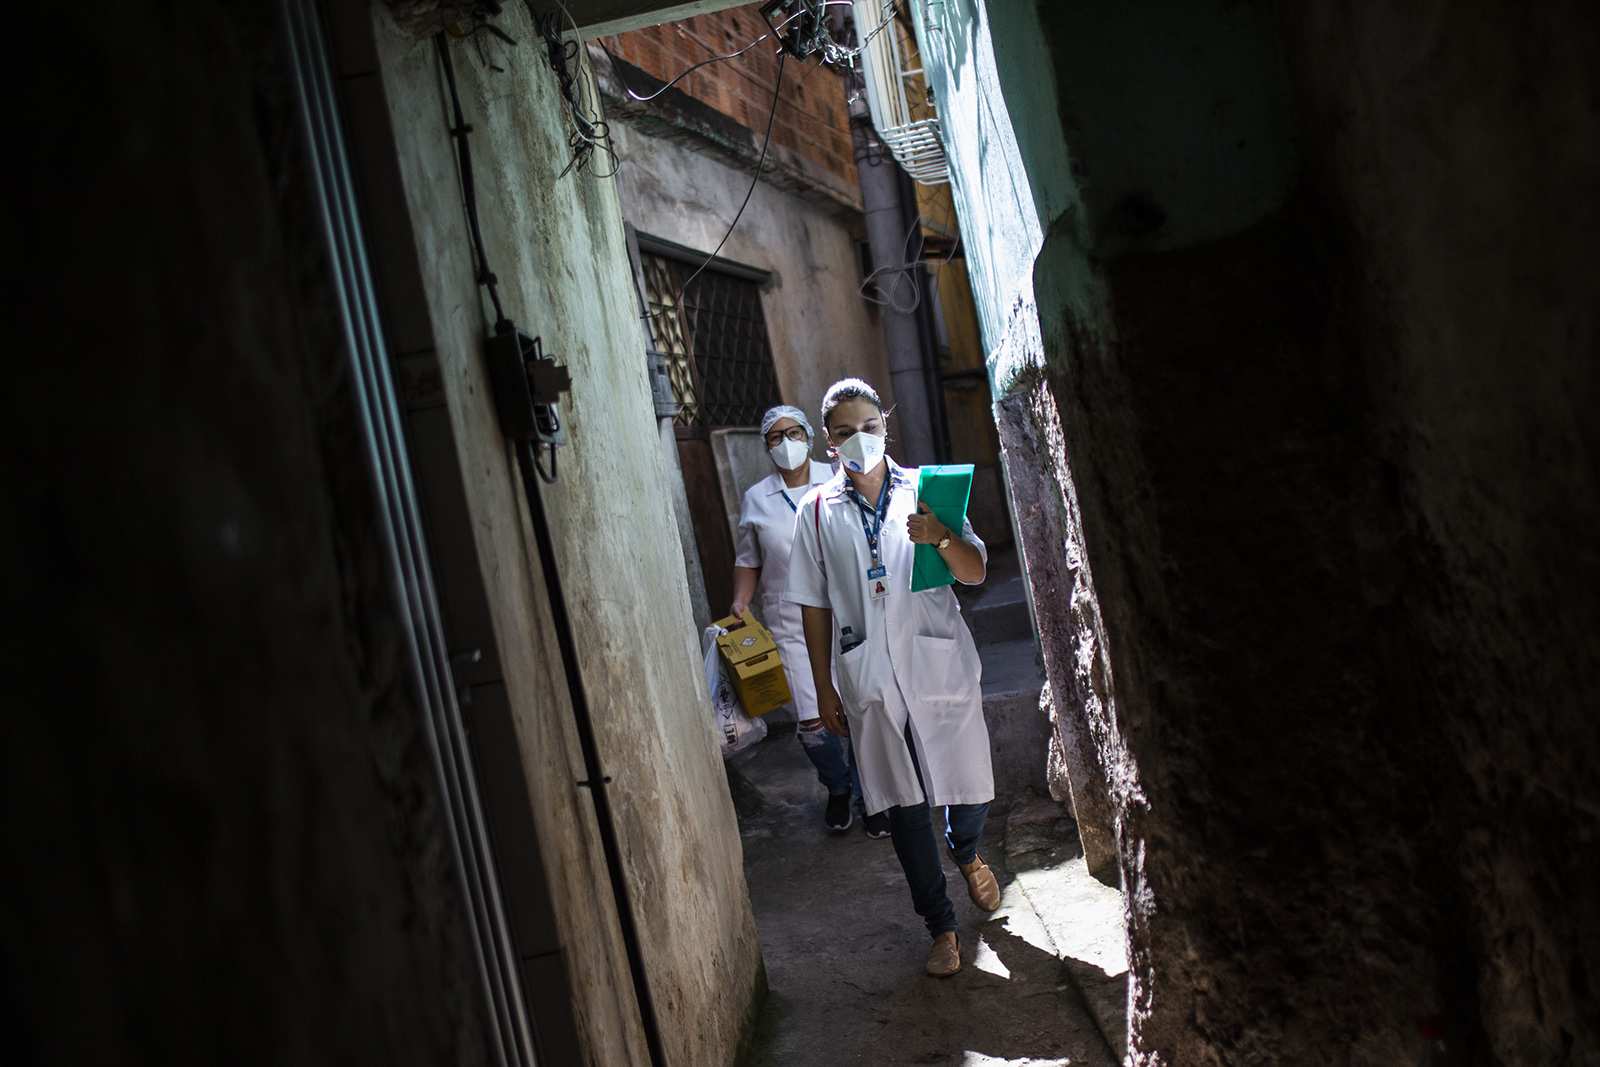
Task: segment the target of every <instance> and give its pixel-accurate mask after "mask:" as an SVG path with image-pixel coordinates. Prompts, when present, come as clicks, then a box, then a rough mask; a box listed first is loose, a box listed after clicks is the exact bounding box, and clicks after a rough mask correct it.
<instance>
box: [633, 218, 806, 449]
mask: <svg viewBox="0 0 1600 1067" xmlns="http://www.w3.org/2000/svg"><path fill="white" fill-rule="evenodd" d="M641 243H643V242H641ZM639 258H640V261H641V262H640V266H642V267H643V269H644V283H645V297H646V299H647V301H648V302H649V305H650V310H651V312H653V313H654V315H655V334H656V347H657V348H659V349H660V350H661V351H662V352H665V353H666V355H667V374H668V377H669V378H670V379H671V381H672V394H673V399H674V401H675V402H676V404H677V409H678V410H677V415H676V416H675V418H674V424H675V425H677V426H684V427H698V428H702V429H709V428H711V427H714V426H759V425H760V424H761V416H762V415H763V414H765V413H766V410H767V409H768V408H770V407H772V406H773V405H774V404H777V403H780V400H779V397H778V377H777V374H776V373H775V372H774V371H773V368H772V346H771V344H770V343H768V341H767V320H766V316H765V315H763V314H762V312H761V290H760V288H759V287H758V286H757V285H756V283H755V282H754V281H751V280H750V279H747V278H741V277H738V276H736V275H734V274H731V273H728V272H727V271H723V270H718V269H717V264H716V263H715V262H713V263H712V264H711V265H710V266H708V267H706V269H705V270H703V271H701V272H700V275H699V277H697V278H695V279H694V281H693V282H692V283H690V285H689V287H688V289H687V290H686V291H684V294H683V306H682V307H681V308H680V307H676V306H674V301H675V300H676V299H677V297H678V291H679V289H680V288H681V287H682V286H683V284H684V282H686V281H688V280H689V277H690V275H692V274H694V271H695V268H696V267H697V266H698V265H699V262H695V263H689V262H685V261H684V260H682V259H676V258H672V257H669V256H664V255H660V254H657V253H656V252H654V251H651V252H646V251H644V250H643V249H641V250H640V257H639ZM702 261H703V260H702Z"/></svg>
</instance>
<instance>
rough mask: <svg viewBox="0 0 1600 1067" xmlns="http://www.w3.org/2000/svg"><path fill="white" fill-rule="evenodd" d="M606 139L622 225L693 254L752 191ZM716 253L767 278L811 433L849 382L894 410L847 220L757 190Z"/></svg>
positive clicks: (685, 161)
mask: <svg viewBox="0 0 1600 1067" xmlns="http://www.w3.org/2000/svg"><path fill="white" fill-rule="evenodd" d="M613 133H614V136H615V138H616V143H617V154H618V156H620V157H621V158H622V160H623V164H622V169H621V170H619V171H618V172H617V194H618V196H619V197H620V198H621V201H622V207H623V213H624V215H625V216H626V217H627V219H628V221H629V222H632V223H633V224H634V226H636V227H638V228H639V229H640V230H641V231H644V232H646V233H651V234H654V235H655V236H657V237H664V238H666V239H667V240H669V241H676V242H678V243H679V244H682V245H687V246H688V247H690V248H697V249H704V250H705V251H708V252H709V251H710V250H711V249H713V248H715V247H716V246H717V242H718V241H720V240H721V239H722V236H723V234H724V233H725V232H726V231H727V228H728V224H729V223H730V222H731V221H732V220H733V216H734V214H735V213H736V212H737V211H738V210H739V203H740V201H741V200H743V199H744V196H745V193H746V192H748V191H749V189H750V175H749V174H747V173H745V172H744V171H741V170H737V169H735V168H733V167H729V166H726V165H725V164H723V163H721V162H719V161H718V160H716V159H714V158H713V157H711V156H709V155H706V154H702V153H698V152H692V151H689V150H688V149H686V148H684V147H683V146H682V145H680V144H677V143H674V142H672V141H667V140H664V139H661V138H656V137H649V136H646V135H644V134H641V133H639V132H638V131H636V130H634V129H632V128H630V127H628V126H626V125H623V124H622V123H616V124H615V125H614V127H613ZM722 255H724V256H726V257H727V258H729V259H733V260H737V261H739V262H741V263H748V264H749V265H750V266H753V267H760V268H761V269H762V270H770V271H772V272H773V274H774V281H773V285H772V288H771V289H769V290H768V291H767V292H766V293H765V294H764V295H763V297H762V302H761V307H762V311H763V313H764V314H765V315H766V318H767V336H768V338H769V339H770V340H771V343H772V361H773V366H774V368H775V369H776V371H777V375H778V390H779V392H780V394H781V395H782V398H783V402H784V403H786V404H794V405H795V406H796V407H799V408H802V409H804V410H805V411H806V412H807V414H808V415H809V416H810V418H811V421H812V424H813V425H814V426H815V425H816V424H817V422H818V418H819V416H818V414H817V411H818V407H819V406H820V405H821V403H822V394H823V392H824V391H825V390H826V389H827V388H828V386H830V385H832V384H833V383H834V382H835V381H837V380H838V379H840V378H843V377H846V376H849V375H856V376H858V377H862V378H865V379H867V380H868V381H870V382H872V384H873V385H875V386H876V387H877V389H878V392H879V394H880V395H881V396H882V397H883V400H884V403H885V404H892V403H893V391H892V389H891V388H890V385H889V369H888V363H887V357H886V356H885V354H884V344H883V329H882V327H881V326H880V325H879V323H878V318H877V314H876V310H875V309H874V308H873V307H872V305H870V304H869V303H867V301H865V300H863V299H861V297H860V296H859V295H858V289H859V287H860V270H859V269H858V267H857V266H856V256H855V245H854V244H853V238H852V230H851V226H850V224H849V223H848V221H847V220H846V219H844V218H841V217H840V215H839V214H837V213H835V212H834V211H828V210H824V209H823V208H820V207H818V206H817V205H815V204H813V203H811V202H809V201H807V200H805V199H802V198H801V197H800V196H798V195H796V194H794V193H787V192H781V191H779V190H777V189H773V188H771V187H769V186H768V185H766V184H765V183H760V184H758V185H757V186H756V189H755V193H754V194H753V195H752V196H751V197H750V204H749V206H748V207H746V208H745V211H744V215H743V217H742V218H740V220H739V225H738V227H737V228H736V229H735V230H734V231H733V235H732V236H731V237H729V238H728V242H727V244H725V245H723V246H722ZM817 441H818V444H817V448H816V450H815V451H814V453H813V455H814V456H815V458H817V459H818V460H823V459H825V458H826V457H825V456H824V454H823V452H822V444H821V432H820V427H818V435H817ZM892 450H893V449H892V447H891V451H892Z"/></svg>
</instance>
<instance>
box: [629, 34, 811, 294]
mask: <svg viewBox="0 0 1600 1067" xmlns="http://www.w3.org/2000/svg"><path fill="white" fill-rule="evenodd" d="M788 58H789V53H787V52H782V53H779V55H778V81H777V84H775V85H774V86H773V87H772V111H771V112H769V113H768V115H767V132H766V133H765V134H764V135H763V136H762V138H761V158H760V159H758V160H756V172H755V175H754V176H753V177H752V178H751V179H750V188H749V189H747V190H745V194H744V200H742V201H740V203H739V210H738V211H736V212H734V215H733V221H732V222H730V223H728V230H727V232H726V233H724V234H723V235H722V240H720V241H718V242H717V247H716V248H714V249H712V250H711V254H710V255H709V256H707V257H706V260H705V262H704V263H702V264H700V265H699V266H698V267H696V268H695V271H694V273H693V274H691V275H689V279H688V281H686V282H684V283H683V284H682V285H681V286H679V287H678V298H677V299H676V300H674V301H673V302H672V303H671V304H670V305H669V306H668V307H664V308H662V311H668V310H675V309H679V308H682V307H683V295H684V294H685V293H686V292H688V291H689V286H690V285H691V284H692V283H693V282H694V280H695V279H696V278H698V277H700V272H701V271H703V270H705V269H706V268H707V267H709V266H710V265H711V261H712V260H714V259H716V258H717V253H719V252H721V251H722V246H723V245H725V244H727V243H728V238H730V237H732V236H733V231H734V228H735V227H737V226H738V225H739V219H740V218H742V217H743V216H744V209H745V208H746V207H747V206H749V204H750V197H751V196H753V195H754V194H755V191H756V185H757V184H758V183H759V182H760V181H761V168H763V167H764V166H766V164H767V149H768V148H769V147H771V145H772V123H773V120H774V119H776V118H777V117H778V98H779V96H780V95H781V94H782V92H783V69H784V64H785V62H786V61H787V60H788ZM657 314H658V312H654V311H651V312H647V313H646V314H645V315H643V316H641V317H643V318H655V316H656V315H657Z"/></svg>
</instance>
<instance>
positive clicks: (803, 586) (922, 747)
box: [784, 378, 1000, 977]
mask: <svg viewBox="0 0 1600 1067" xmlns="http://www.w3.org/2000/svg"><path fill="white" fill-rule="evenodd" d="M887 428H888V427H887V420H886V418H885V415H884V412H883V405H882V404H881V403H880V402H879V400H878V394H877V393H876V392H874V391H873V389H872V387H871V386H869V385H868V384H867V383H865V382H863V381H861V380H859V379H856V378H846V379H845V380H844V381H841V382H837V383H835V384H834V385H833V386H832V387H831V388H830V389H829V390H828V393H827V395H826V396H825V397H824V398H823V401H822V429H823V433H824V434H826V435H827V439H828V443H829V444H830V445H832V446H833V448H834V449H835V451H836V452H837V454H838V456H839V459H840V462H841V469H840V471H839V473H838V474H836V475H835V476H834V477H833V478H831V479H829V480H828V482H827V483H826V484H824V485H821V486H818V487H816V488H815V489H813V490H812V491H811V493H810V494H808V495H807V496H806V498H805V499H804V500H803V501H801V502H800V507H799V512H798V515H797V516H796V525H795V541H794V549H793V551H792V552H791V554H790V559H789V584H788V587H787V589H786V590H785V592H784V599H785V600H788V601H790V602H791V603H795V604H799V605H800V606H801V619H802V625H803V626H804V629H805V636H806V647H807V650H808V653H809V656H810V660H811V672H812V678H813V680H814V683H815V685H816V688H817V693H818V697H817V709H818V714H819V715H820V716H821V718H822V721H823V723H824V724H826V726H827V728H828V729H829V730H831V731H833V732H835V733H839V734H846V733H848V735H849V736H850V738H851V741H852V744H853V747H854V749H855V757H856V769H857V771H858V772H859V773H860V776H861V788H862V795H863V798H864V800H865V802H866V810H867V812H868V814H869V816H870V815H871V814H873V813H877V812H887V813H888V816H889V826H890V830H891V836H892V837H893V838H894V849H895V853H896V855H898V856H899V858H900V866H901V869H902V870H904V871H905V876H906V884H907V885H908V886H909V887H910V890H911V902H912V906H913V907H914V908H915V909H916V912H917V914H918V915H920V916H922V919H923V921H924V922H925V923H926V924H927V927H928V932H929V933H930V934H932V935H933V939H934V942H933V948H932V950H931V951H930V952H929V954H928V964H927V971H928V973H929V974H930V975H934V976H936V977H945V976H948V975H952V974H954V973H956V971H958V970H960V969H961V945H960V942H959V940H958V939H957V937H956V925H957V924H956V917H955V907H954V906H953V905H952V904H951V903H950V898H949V896H948V895H947V894H946V892H945V875H944V867H943V865H942V864H941V862H940V859H939V846H938V842H937V840H936V838H935V836H934V831H933V823H932V818H931V813H930V811H929V805H930V804H931V805H932V806H933V807H936V808H942V809H944V813H945V841H946V843H947V844H948V845H949V848H950V853H951V856H952V858H953V859H954V860H955V862H956V865H957V866H958V867H959V868H960V870H961V873H962V874H963V875H964V876H965V877H966V880H967V892H968V895H969V896H970V897H971V899H972V902H973V903H974V904H976V905H977V906H978V907H979V908H981V909H983V910H984V911H993V910H994V909H995V908H997V907H999V906H1000V887H999V884H998V883H997V882H996V881H995V877H994V874H993V873H992V872H991V871H990V870H989V868H988V867H987V866H986V865H985V864H984V862H983V860H982V859H981V858H980V857H979V856H978V851H977V850H978V838H979V837H980V836H981V835H982V833H983V824H984V820H985V819H986V818H987V816H988V812H989V802H990V801H991V800H993V799H994V772H993V769H992V768H991V767H990V764H989V731H988V727H987V726H986V725H985V723H984V720H983V694H982V691H981V689H980V687H979V680H980V676H981V673H982V667H981V665H980V663H979V661H978V650H977V646H976V645H975V644H974V643H973V640H972V633H971V631H969V630H968V629H967V625H966V623H965V622H964V621H963V620H962V618H961V608H960V606H959V605H958V604H957V602H956V598H955V593H954V591H953V590H952V589H951V588H950V587H949V586H940V587H938V588H936V589H928V590H924V591H922V592H918V593H913V592H912V591H911V567H912V556H913V546H914V545H916V544H925V545H933V546H935V549H936V551H937V552H938V553H939V555H940V557H941V558H942V559H943V560H944V562H945V565H946V566H948V567H949V568H950V573H951V574H952V575H954V576H955V578H956V580H957V581H959V582H962V583H964V584H967V585H976V584H978V583H979V582H982V581H983V578H984V574H985V570H986V568H987V565H988V555H987V551H986V550H985V548H984V546H983V542H982V541H981V540H980V539H979V538H978V536H977V535H976V534H974V533H973V532H972V525H971V524H970V523H966V522H964V523H963V524H962V529H961V531H960V533H959V534H957V533H956V532H955V531H952V530H950V529H948V528H946V527H945V526H944V525H943V524H942V523H941V522H940V521H939V520H938V519H937V518H936V517H935V516H934V515H933V513H932V512H931V511H929V510H928V507H927V505H926V504H922V503H920V502H919V501H918V500H917V495H916V480H915V472H908V471H905V470H902V469H901V468H900V467H899V466H898V465H897V464H896V463H895V462H894V461H893V460H891V459H889V458H888V456H886V455H885V454H884V444H885V438H886V433H887ZM836 650H837V659H835V651H836ZM835 667H836V668H837V671H838V679H839V686H838V689H837V690H836V689H835V688H834V686H833V684H832V676H831V672H832V670H833V669H834V668H835Z"/></svg>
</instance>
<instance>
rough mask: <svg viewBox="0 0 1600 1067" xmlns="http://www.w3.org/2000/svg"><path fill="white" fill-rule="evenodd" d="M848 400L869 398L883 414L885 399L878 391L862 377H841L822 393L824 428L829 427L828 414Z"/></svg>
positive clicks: (879, 412)
mask: <svg viewBox="0 0 1600 1067" xmlns="http://www.w3.org/2000/svg"><path fill="white" fill-rule="evenodd" d="M847 400H867V401H870V402H871V404H872V406H873V407H875V408H877V409H878V414H880V415H881V414H883V401H882V400H879V399H878V391H877V390H876V389H874V388H872V386H870V385H868V384H867V383H866V382H864V381H862V380H861V379H860V378H840V379H839V380H838V381H836V382H834V383H833V384H832V385H830V386H828V391H827V392H826V393H824V394H823V395H822V428H823V429H824V430H826V429H827V428H828V416H829V415H832V414H833V409H834V408H836V407H838V406H839V405H840V404H843V403H844V402H845V401H847Z"/></svg>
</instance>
